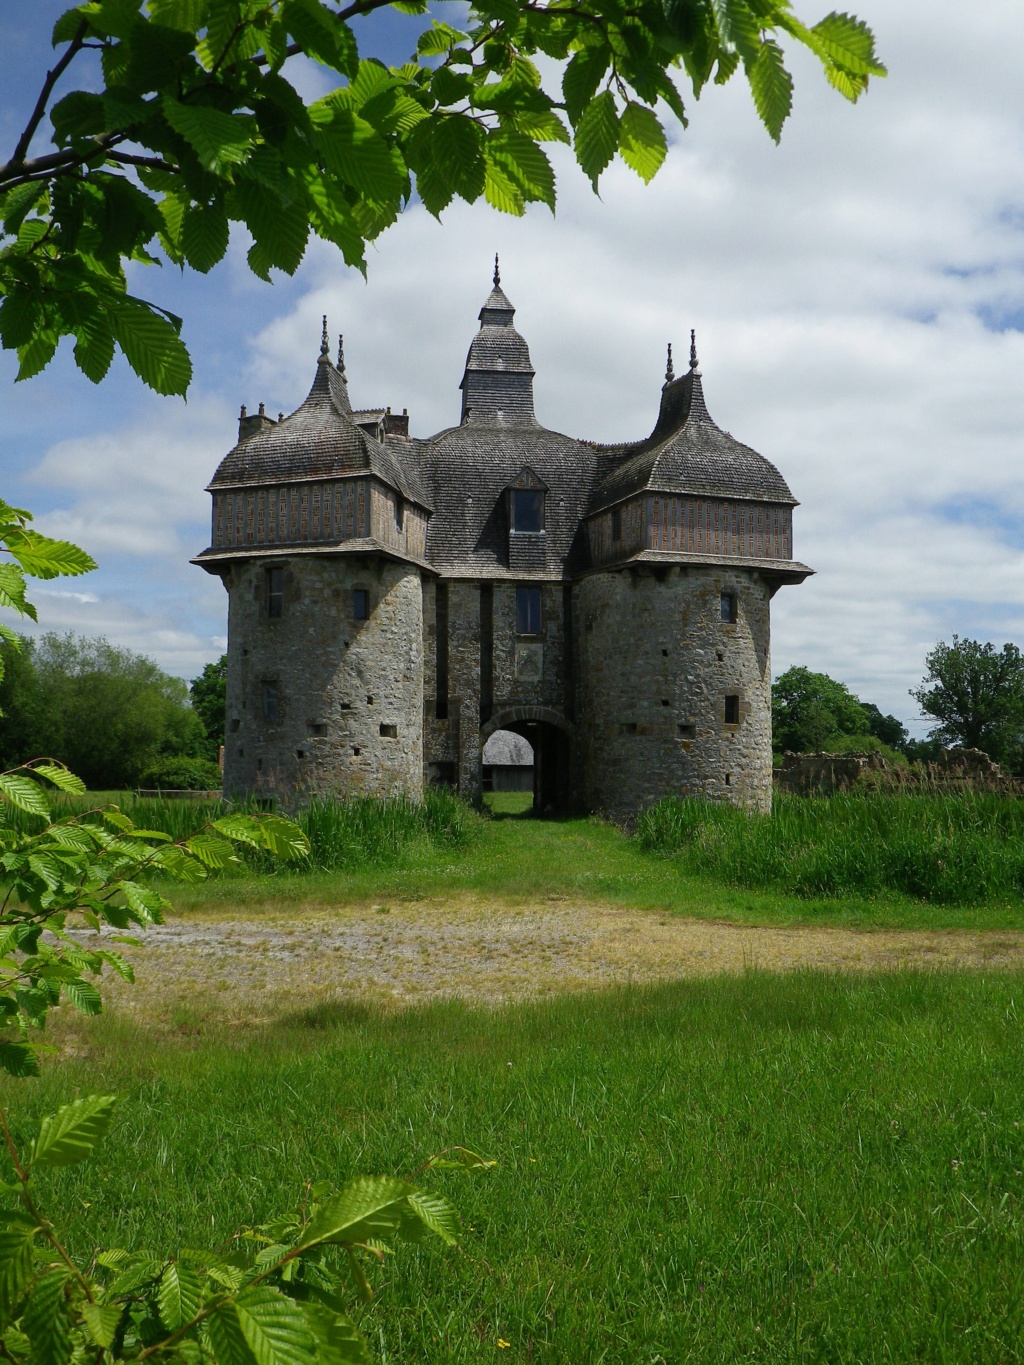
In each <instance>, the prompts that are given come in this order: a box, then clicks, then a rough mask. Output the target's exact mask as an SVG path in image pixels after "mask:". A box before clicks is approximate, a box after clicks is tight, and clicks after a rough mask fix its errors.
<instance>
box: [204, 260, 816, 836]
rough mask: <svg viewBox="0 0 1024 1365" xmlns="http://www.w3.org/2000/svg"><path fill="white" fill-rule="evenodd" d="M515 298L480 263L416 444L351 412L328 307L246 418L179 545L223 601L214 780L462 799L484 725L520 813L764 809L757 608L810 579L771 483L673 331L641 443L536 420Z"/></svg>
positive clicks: (374, 417)
mask: <svg viewBox="0 0 1024 1365" xmlns="http://www.w3.org/2000/svg"><path fill="white" fill-rule="evenodd" d="M514 312H515V310H514V309H513V307H512V305H511V304H510V303H509V301H508V299H507V298H506V296H505V294H504V293H503V292H502V290H501V287H500V282H499V279H498V275H497V271H495V281H494V289H493V291H492V292H491V295H490V297H489V298H488V299H487V301H486V303H485V304H484V306H483V308H482V309H481V312H480V324H481V325H480V330H479V332H478V333H477V335H476V337H475V338H474V341H473V344H472V345H471V347H470V351H469V355H468V357H467V361H466V371H465V375H464V377H463V380H462V384H461V388H462V413H461V419H460V422H459V424H458V425H457V426H455V427H451V428H449V429H448V430H446V431H442V432H440V433H439V434H438V435H437V436H434V437H432V438H430V439H429V440H417V439H415V438H411V437H410V436H409V434H408V429H409V423H408V415H407V414H404V413H403V415H402V417H400V418H399V417H396V416H394V415H393V414H392V412H391V409H389V408H374V409H361V410H354V409H353V408H352V406H351V402H350V400H349V395H348V386H347V382H346V379H345V371H344V363H343V360H342V356H341V353H340V348H339V355H338V360H337V363H334V362H332V361H331V359H330V357H329V355H328V349H327V338H326V322H325V332H324V339H323V343H322V345H321V354H320V359H319V362H318V364H317V372H316V378H315V380H314V383H313V387H312V388H311V390H310V393H309V395H308V396H307V398H306V400H305V402H304V403H303V404H302V405H301V406H300V407H299V408H298V409H297V410H296V412H294V413H292V414H291V416H289V417H282V418H280V419H279V420H278V421H277V422H274V421H272V420H271V419H270V418H268V417H267V416H266V414H265V413H264V412H263V410H262V407H261V410H260V413H259V415H258V416H252V417H250V416H247V415H246V413H245V409H243V410H242V417H241V420H240V422H239V440H238V443H237V445H236V446H235V447H234V449H233V450H232V451H231V452H230V453H229V455H228V456H227V457H226V458H225V460H224V461H223V462H222V463H221V466H220V468H219V469H218V471H217V473H216V475H215V476H214V479H213V482H212V483H211V485H210V491H211V493H212V494H213V526H212V543H211V545H210V548H209V549H207V550H205V551H204V552H203V553H202V554H201V555H199V556H198V558H197V560H196V561H195V562H197V563H198V564H200V565H201V566H202V567H203V568H205V569H207V570H208V571H209V572H211V573H216V574H218V575H220V577H221V578H222V580H223V582H224V585H225V587H226V589H227V591H228V595H229V611H228V715H227V734H226V736H225V787H226V789H227V790H229V791H231V792H248V791H252V792H265V793H271V794H275V795H277V796H278V797H280V798H282V799H283V800H285V801H286V802H292V803H295V802H298V801H301V800H302V799H303V798H305V797H309V796H313V795H324V796H326V795H347V794H361V795H391V794H398V793H402V794H406V795H409V796H412V797H414V798H416V797H418V796H419V795H420V794H421V793H422V791H423V789H424V785H425V784H428V783H446V784H450V785H453V786H455V787H457V788H458V789H459V791H460V792H461V793H462V794H463V795H464V796H466V797H467V798H468V799H470V800H474V799H478V798H479V795H480V791H481V754H482V749H483V745H484V743H485V742H486V741H487V739H488V737H489V736H490V735H491V734H492V733H494V732H495V731H496V730H502V729H503V730H512V731H515V732H516V733H518V734H521V735H523V736H525V737H526V738H527V739H528V740H529V741H530V743H531V745H532V746H533V749H534V774H535V804H536V805H537V806H538V807H539V808H541V809H549V808H552V809H559V808H564V807H567V806H577V807H586V808H589V809H593V810H599V811H602V812H604V813H606V814H609V815H611V816H614V817H616V818H628V817H630V816H631V815H633V814H635V812H636V811H637V810H638V809H640V808H641V807H643V806H645V805H648V804H650V803H651V802H653V801H656V800H658V799H660V798H661V797H663V796H667V795H673V794H683V793H691V794H695V795H703V796H706V797H710V798H712V799H716V800H728V801H733V802H736V803H738V804H743V805H748V806H751V807H756V808H759V809H768V808H769V807H770V804H771V789H772V770H771V704H770V662H769V659H770V624H769V604H770V601H771V598H772V596H773V594H774V593H775V592H776V591H777V589H778V588H779V587H780V586H781V585H782V584H785V583H799V582H800V581H801V580H802V579H803V578H804V577H806V575H807V574H808V573H809V572H810V570H809V569H808V568H807V567H806V566H805V565H803V564H800V563H799V562H797V561H795V560H793V558H792V533H793V532H792V509H793V507H794V506H795V501H794V499H793V496H792V494H791V493H790V491H789V488H788V487H787V485H786V483H785V481H784V480H783V479H782V476H781V475H780V474H779V472H778V470H777V469H776V468H775V467H774V465H771V464H770V463H769V462H768V461H767V460H765V459H764V458H763V457H762V456H760V455H758V454H757V453H756V452H755V451H753V450H751V449H750V448H749V447H748V446H744V445H742V444H741V443H740V442H738V441H736V440H735V439H734V438H733V437H731V436H729V435H728V434H727V433H725V432H723V431H721V430H720V429H719V428H718V427H717V426H716V425H715V424H714V422H713V421H712V420H711V418H710V417H709V415H708V412H707V408H706V406H705V403H704V397H703V389H702V384H701V376H700V374H699V372H698V370H697V359H696V353H695V349H694V348H693V347H692V346H691V357H690V367H689V370H688V372H687V373H686V374H684V375H683V376H681V377H680V378H678V379H677V378H676V377H675V375H674V374H673V372H672V366H671V351H670V361H669V368H668V373H667V374H666V380H665V384H664V386H663V388H662V392H661V404H660V411H659V413H658V416H657V420H656V422H655V425H654V429H653V431H652V434H651V436H649V437H648V438H646V439H645V440H642V441H638V442H635V443H632V444H626V445H615V446H600V445H594V444H593V443H589V442H582V441H576V440H573V439H572V438H571V437H568V436H563V435H560V434H559V433H557V432H552V431H548V430H547V429H546V428H544V427H543V426H541V424H540V423H539V422H538V421H537V419H536V416H535V414H534V400H533V378H534V372H533V368H532V365H531V362H530V354H529V349H528V347H527V345H526V342H525V341H524V340H523V338H522V337H521V336H520V335H519V333H518V332H517V331H516V330H515V328H514V326H513V317H514Z"/></svg>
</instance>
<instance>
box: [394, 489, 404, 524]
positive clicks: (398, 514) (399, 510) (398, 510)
mask: <svg viewBox="0 0 1024 1365" xmlns="http://www.w3.org/2000/svg"><path fill="white" fill-rule="evenodd" d="M404 525H405V499H404V498H402V497H398V498H396V499H395V529H396V530H398V531H401V529H402V528H403V526H404Z"/></svg>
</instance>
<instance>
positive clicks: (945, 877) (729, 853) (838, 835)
mask: <svg viewBox="0 0 1024 1365" xmlns="http://www.w3.org/2000/svg"><path fill="white" fill-rule="evenodd" d="M635 838H636V841H637V843H638V845H639V846H640V848H642V849H643V850H645V851H646V852H648V853H653V854H657V855H660V856H662V857H670V858H672V859H673V860H674V861H675V862H676V863H677V864H678V865H679V866H680V868H681V869H683V870H685V871H688V872H691V873H694V874H698V875H703V876H710V877H714V878H716V879H721V880H724V881H727V882H729V883H731V884H733V885H735V886H743V887H757V888H764V887H773V888H776V889H777V890H779V891H785V892H788V893H790V894H794V895H799V896H843V895H851V894H853V895H866V896H875V895H879V894H883V893H885V892H897V893H899V894H902V895H906V896H912V897H914V898H916V899H918V900H923V901H934V902H938V903H945V904H948V905H969V904H973V903H977V902H980V901H994V900H1000V899H1005V900H1008V901H1014V902H1017V901H1019V900H1020V898H1021V895H1022V893H1024V801H1021V800H1018V799H1015V798H1013V797H1005V796H999V795H997V794H994V793H991V792H963V793H957V794H956V795H943V796H932V795H929V796H913V795H906V794H897V795H869V796H868V795H865V796H860V795H853V794H842V795H837V796H831V797H825V798H816V797H802V796H787V795H779V796H776V798H775V805H774V809H773V811H772V814H771V815H767V816H766V815H750V814H747V813H746V812H744V811H741V810H737V809H736V808H735V807H734V806H728V805H719V804H716V803H712V802H708V801H698V800H668V801H662V802H660V803H659V804H658V805H656V806H653V807H651V809H650V810H647V811H645V812H644V813H643V814H642V815H641V816H640V818H639V819H638V821H637V825H636V833H635Z"/></svg>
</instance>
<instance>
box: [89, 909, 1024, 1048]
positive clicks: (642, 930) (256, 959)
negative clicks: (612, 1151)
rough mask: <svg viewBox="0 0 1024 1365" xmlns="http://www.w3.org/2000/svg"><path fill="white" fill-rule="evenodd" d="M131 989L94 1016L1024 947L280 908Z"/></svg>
mask: <svg viewBox="0 0 1024 1365" xmlns="http://www.w3.org/2000/svg"><path fill="white" fill-rule="evenodd" d="M125 951H126V954H127V956H128V957H129V958H130V960H131V961H132V962H133V964H134V966H135V969H136V972H137V974H138V978H139V981H140V983H142V984H143V985H144V989H141V990H140V989H138V988H137V987H136V988H132V987H130V986H124V985H123V984H121V983H115V982H113V981H111V982H109V983H108V988H107V992H106V998H107V1001H108V1007H109V1008H112V1009H114V1010H115V1011H118V1012H120V1011H122V1010H123V1011H125V1012H127V1013H129V1014H131V1015H132V1016H134V1017H140V1016H142V1015H143V1014H145V1015H146V1016H147V1017H149V1018H151V1019H153V1020H154V1022H155V1021H159V1020H164V1021H168V1022H170V1021H171V1020H172V1019H175V1018H177V1020H178V1022H179V1025H180V1022H181V1017H182V1014H183V1012H184V1013H185V1014H186V1015H187V1014H189V1013H195V1014H197V1015H202V1016H209V1015H211V1014H212V1015H216V1016H217V1017H219V1018H221V1019H224V1018H228V1019H234V1020H237V1021H238V1022H259V1021H266V1020H268V1019H272V1018H274V1017H276V1016H278V1015H279V1014H280V1013H281V1011H282V1010H291V1009H295V1008H300V1007H304V1006H306V1005H309V1004H314V1003H321V1002H326V1001H339V1002H340V1001H350V1002H356V1001H364V1002H366V1003H370V1002H373V1003H375V1004H377V1005H382V1004H383V1005H388V1006H391V1007H399V1008H400V1007H402V1006H403V1005H413V1004H421V1003H424V1002H426V1001H428V1000H431V999H437V998H445V999H453V998H454V999H462V1000H465V1001H467V1002H472V1003H475V1004H493V1005H498V1004H501V1003H503V1002H505V1001H510V1000H521V999H526V998H531V997H538V996H543V995H550V994H553V993H556V992H561V991H580V990H588V989H601V988H604V987H608V986H612V985H620V984H625V983H628V982H636V983H646V982H657V981H667V980H672V979H674V978H678V977H687V976H706V975H713V974H716V973H721V972H742V971H744V970H746V969H747V968H755V967H756V968H761V969H768V970H774V971H792V970H797V969H806V968H818V969H825V970H836V971H877V970H880V969H881V970H886V969H889V970H895V969H899V968H905V967H907V968H909V967H914V968H920V967H931V968H935V969H952V968H970V967H982V968H985V969H988V970H992V969H1000V968H1006V969H1010V968H1020V967H1024V933H1017V932H1007V931H989V932H969V931H964V930H912V931H902V930H900V931H897V930H851V929H838V928H832V927H807V926H802V927H758V926H749V925H737V924H728V923H722V922H718V921H713V920H696V919H685V918H681V917H676V916H671V915H658V914H652V913H650V912H641V911H635V910H628V909H622V908H619V907H616V906H607V905H600V904H590V903H578V902H570V901H569V900H567V899H563V898H558V897H554V898H548V899H546V900H540V901H535V902H529V903H524V904H521V905H515V906H509V905H507V904H506V905H498V904H495V903H493V902H484V901H482V900H475V899H472V898H468V897H466V898H460V899H457V900H430V901H420V902H414V903H408V902H394V903H378V904H374V905H355V906H345V907H342V908H339V909H337V910H333V911H325V910H324V908H323V907H322V906H317V907H315V908H313V907H310V908H306V909H303V908H302V907H300V906H289V907H288V910H287V912H284V911H282V912H281V913H280V914H275V913H273V912H264V913H262V914H260V915H259V916H258V917H256V918H250V919H242V918H238V917H234V916H232V915H230V914H228V913H225V912H224V911H220V912H218V913H217V914H216V915H204V914H192V915H188V916H182V917H176V918H174V919H172V920H170V921H169V922H168V923H167V924H166V925H164V926H162V927H160V928H157V929H154V930H152V931H151V932H150V933H149V934H147V936H146V939H145V943H144V946H142V947H138V948H128V949H126V950H125Z"/></svg>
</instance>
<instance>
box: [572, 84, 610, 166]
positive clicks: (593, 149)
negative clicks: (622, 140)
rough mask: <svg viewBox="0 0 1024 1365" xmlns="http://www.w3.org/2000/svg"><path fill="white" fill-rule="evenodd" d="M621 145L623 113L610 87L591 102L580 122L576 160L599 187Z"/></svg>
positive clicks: (577, 129)
mask: <svg viewBox="0 0 1024 1365" xmlns="http://www.w3.org/2000/svg"><path fill="white" fill-rule="evenodd" d="M618 145H619V116H618V114H617V112H616V110H615V100H614V99H613V97H612V96H611V94H609V92H608V91H607V90H603V91H602V92H601V94H600V95H598V96H597V98H596V99H593V100H591V101H590V103H589V104H588V105H587V107H586V109H585V110H584V111H583V115H582V117H581V118H580V121H579V123H578V124H577V125H576V160H577V161H578V162H579V163H580V166H581V167H582V168H583V170H584V172H585V173H586V174H587V175H588V176H589V177H590V182H591V184H592V185H593V186H594V189H595V191H596V190H597V182H598V179H599V178H600V175H601V172H602V171H603V170H604V168H605V167H606V166H607V165H608V163H609V162H610V161H611V159H612V157H613V156H614V155H615V152H616V149H617V147H618Z"/></svg>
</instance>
